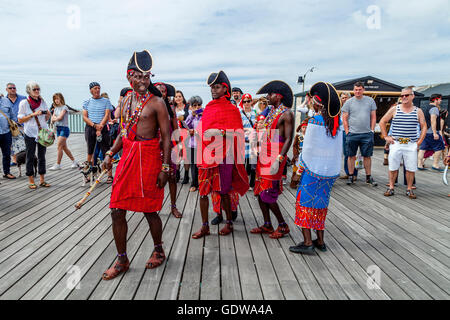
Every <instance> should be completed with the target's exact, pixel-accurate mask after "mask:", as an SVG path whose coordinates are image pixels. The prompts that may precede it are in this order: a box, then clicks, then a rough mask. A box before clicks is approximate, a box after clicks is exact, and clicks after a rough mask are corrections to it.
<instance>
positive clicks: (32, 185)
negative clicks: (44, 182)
mask: <svg viewBox="0 0 450 320" xmlns="http://www.w3.org/2000/svg"><path fill="white" fill-rule="evenodd" d="M28 188H30V189H31V190H36V189H37V185H36V184H35V183H29V184H28Z"/></svg>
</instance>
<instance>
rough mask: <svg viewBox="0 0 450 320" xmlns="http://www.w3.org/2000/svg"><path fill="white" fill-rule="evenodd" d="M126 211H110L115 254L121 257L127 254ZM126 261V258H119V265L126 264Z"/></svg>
mask: <svg viewBox="0 0 450 320" xmlns="http://www.w3.org/2000/svg"><path fill="white" fill-rule="evenodd" d="M126 213H127V212H126V211H125V210H122V209H112V210H111V218H112V229H113V235H114V242H115V243H116V248H117V252H118V253H119V255H122V254H124V253H126V252H127V233H128V224H127V219H126V218H125V215H126ZM127 260H128V258H127V256H126V255H124V256H119V262H120V263H126V262H127Z"/></svg>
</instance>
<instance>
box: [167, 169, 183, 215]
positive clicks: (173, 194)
mask: <svg viewBox="0 0 450 320" xmlns="http://www.w3.org/2000/svg"><path fill="white" fill-rule="evenodd" d="M169 191H170V203H171V209H170V212H171V213H172V214H173V215H174V217H175V218H181V217H182V214H181V212H180V211H178V209H177V204H176V202H177V182H176V177H174V176H170V177H169Z"/></svg>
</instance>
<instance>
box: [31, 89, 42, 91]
mask: <svg viewBox="0 0 450 320" xmlns="http://www.w3.org/2000/svg"><path fill="white" fill-rule="evenodd" d="M33 91H41V88H34V89H33Z"/></svg>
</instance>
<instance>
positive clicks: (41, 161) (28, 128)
mask: <svg viewBox="0 0 450 320" xmlns="http://www.w3.org/2000/svg"><path fill="white" fill-rule="evenodd" d="M26 91H27V93H28V98H27V99H25V100H22V101H21V102H20V104H19V114H18V116H17V118H18V120H19V123H23V124H24V133H25V145H26V154H27V155H26V159H27V160H26V169H27V172H26V175H27V176H28V181H29V184H28V187H29V188H30V189H33V190H34V189H36V188H37V185H36V184H35V183H34V167H33V160H34V158H35V154H36V148H37V158H38V173H39V175H40V183H39V186H40V187H44V188H48V187H50V184H48V183H47V182H45V180H44V176H45V173H46V163H45V153H46V151H47V148H46V147H44V146H43V145H41V144H39V143H38V142H37V141H36V140H37V137H38V132H39V127H41V128H43V129H48V125H47V121H48V120H49V119H50V116H51V114H50V112H49V110H48V107H47V104H46V103H45V101H44V99H43V98H42V97H41V88H40V87H39V84H37V83H36V82H34V81H30V82H28V83H27V85H26Z"/></svg>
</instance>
